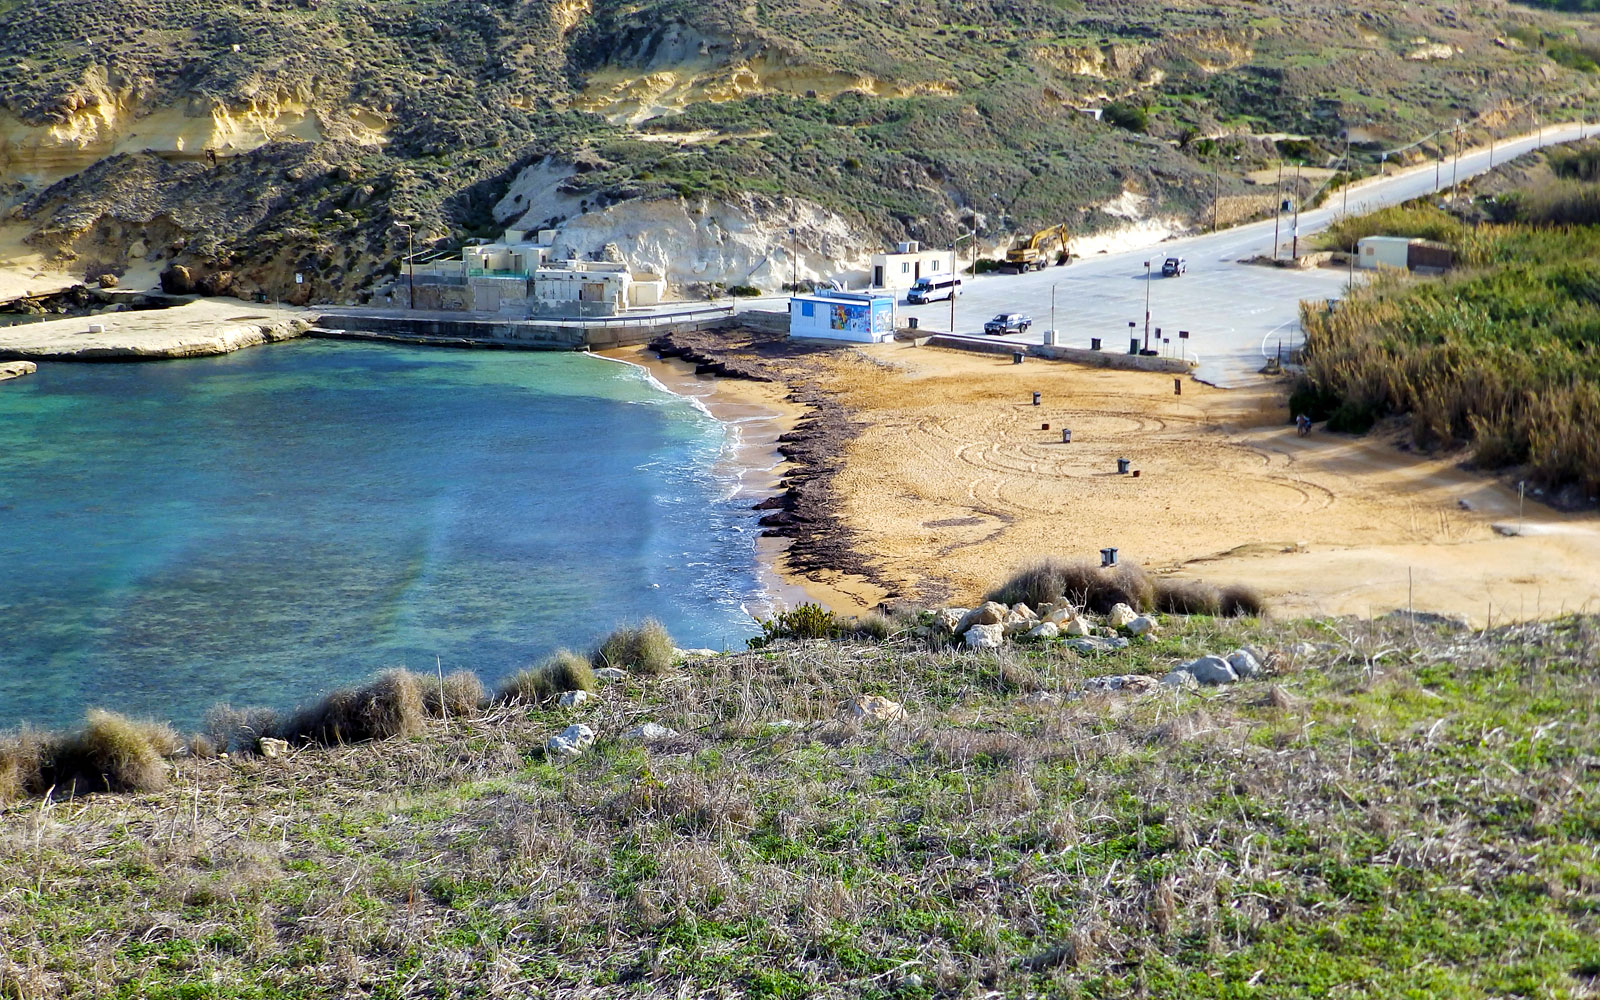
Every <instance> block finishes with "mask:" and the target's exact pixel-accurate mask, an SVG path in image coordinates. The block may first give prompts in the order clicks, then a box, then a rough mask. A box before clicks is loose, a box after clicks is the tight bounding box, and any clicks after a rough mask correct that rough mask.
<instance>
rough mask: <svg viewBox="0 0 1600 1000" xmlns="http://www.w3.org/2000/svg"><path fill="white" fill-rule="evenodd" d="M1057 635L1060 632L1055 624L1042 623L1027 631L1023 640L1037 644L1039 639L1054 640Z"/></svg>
mask: <svg viewBox="0 0 1600 1000" xmlns="http://www.w3.org/2000/svg"><path fill="white" fill-rule="evenodd" d="M1059 635H1061V630H1060V629H1059V628H1057V627H1056V623H1055V622H1043V623H1041V624H1039V625H1036V626H1034V627H1033V628H1031V629H1029V630H1028V632H1027V634H1026V635H1024V636H1023V638H1024V639H1032V640H1034V641H1036V642H1037V641H1039V640H1041V639H1054V638H1056V637H1057V636H1059Z"/></svg>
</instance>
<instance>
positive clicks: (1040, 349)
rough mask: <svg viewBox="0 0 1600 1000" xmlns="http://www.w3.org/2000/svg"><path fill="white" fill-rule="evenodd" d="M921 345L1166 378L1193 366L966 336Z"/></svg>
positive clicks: (1173, 360) (940, 337) (1172, 360)
mask: <svg viewBox="0 0 1600 1000" xmlns="http://www.w3.org/2000/svg"><path fill="white" fill-rule="evenodd" d="M925 343H926V345H927V346H928V347H948V348H950V349H952V350H956V351H974V352H976V353H979V354H1004V355H1010V354H1013V353H1015V352H1017V351H1022V352H1023V353H1024V354H1026V355H1028V356H1029V357H1032V358H1044V359H1046V360H1049V361H1070V362H1072V363H1073V364H1079V365H1092V366H1093V367H1096V368H1117V369H1121V370H1123V371H1136V372H1159V373H1164V374H1167V375H1187V374H1188V373H1189V371H1190V370H1191V369H1192V368H1193V367H1194V362H1192V361H1180V360H1178V359H1177V358H1150V357H1145V356H1143V355H1140V354H1119V353H1117V352H1115V351H1090V350H1086V349H1084V348H1082V347H1061V346H1050V347H1047V346H1044V345H1041V344H1012V343H1008V342H1006V341H1003V340H978V339H976V338H970V337H953V336H951V335H949V334H940V335H935V336H932V337H929V338H928V339H927V340H926V341H925Z"/></svg>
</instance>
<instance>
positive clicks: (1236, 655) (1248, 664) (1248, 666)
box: [1228, 649, 1261, 679]
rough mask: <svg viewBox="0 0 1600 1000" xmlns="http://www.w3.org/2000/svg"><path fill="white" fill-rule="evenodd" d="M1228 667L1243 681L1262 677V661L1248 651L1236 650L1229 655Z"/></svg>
mask: <svg viewBox="0 0 1600 1000" xmlns="http://www.w3.org/2000/svg"><path fill="white" fill-rule="evenodd" d="M1228 666H1230V667H1232V668H1233V672H1234V673H1235V674H1236V675H1238V676H1239V677H1240V678H1241V679H1244V678H1250V677H1259V676H1261V661H1260V660H1258V659H1257V658H1256V657H1255V655H1254V654H1253V653H1251V652H1250V651H1249V650H1248V649H1236V650H1234V651H1233V652H1231V653H1229V654H1228Z"/></svg>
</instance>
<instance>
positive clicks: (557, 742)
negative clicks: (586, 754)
mask: <svg viewBox="0 0 1600 1000" xmlns="http://www.w3.org/2000/svg"><path fill="white" fill-rule="evenodd" d="M593 742H594V730H593V729H590V728H589V727H588V726H585V725H584V724H582V723H581V722H580V723H574V724H573V725H570V726H568V727H567V728H565V729H563V730H561V732H559V733H557V734H556V735H554V736H552V737H550V738H549V739H548V740H546V741H545V744H544V748H545V750H546V751H547V752H548V753H551V754H554V755H555V756H557V757H576V756H578V755H579V754H580V753H583V751H585V750H587V749H589V745H590V744H591V743H593Z"/></svg>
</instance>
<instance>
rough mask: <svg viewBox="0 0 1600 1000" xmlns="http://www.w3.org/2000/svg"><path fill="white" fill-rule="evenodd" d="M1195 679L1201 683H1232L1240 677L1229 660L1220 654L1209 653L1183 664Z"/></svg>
mask: <svg viewBox="0 0 1600 1000" xmlns="http://www.w3.org/2000/svg"><path fill="white" fill-rule="evenodd" d="M1183 669H1184V670H1187V671H1188V672H1189V673H1190V674H1193V675H1194V679H1195V680H1196V681H1199V682H1200V683H1201V684H1232V683H1234V682H1235V681H1237V680H1238V679H1239V675H1238V674H1236V673H1234V672H1233V668H1232V667H1230V666H1228V661H1227V660H1224V659H1223V658H1222V657H1220V656H1215V655H1208V656H1202V657H1200V659H1198V660H1195V661H1193V662H1191V663H1186V664H1184V666H1183Z"/></svg>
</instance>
